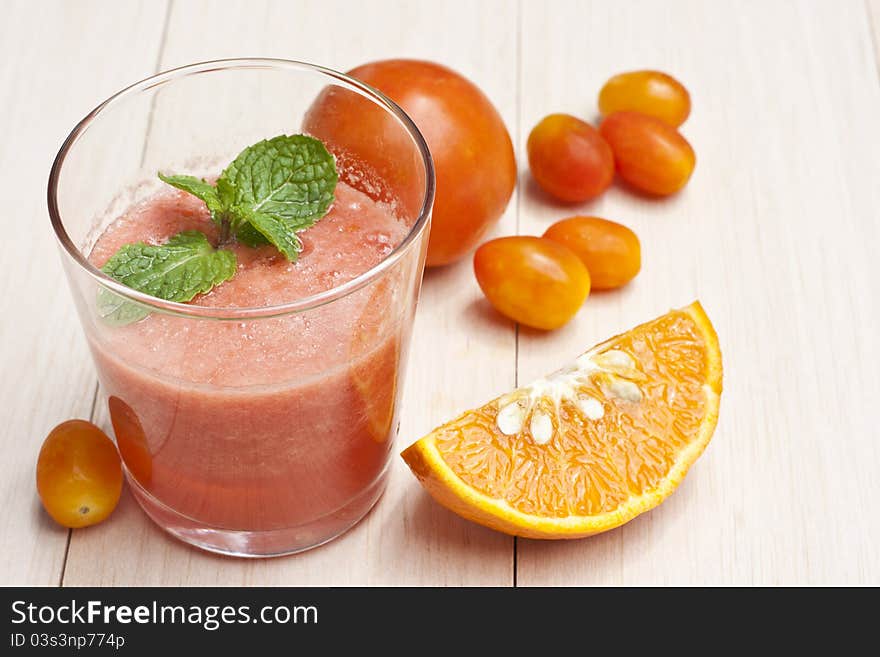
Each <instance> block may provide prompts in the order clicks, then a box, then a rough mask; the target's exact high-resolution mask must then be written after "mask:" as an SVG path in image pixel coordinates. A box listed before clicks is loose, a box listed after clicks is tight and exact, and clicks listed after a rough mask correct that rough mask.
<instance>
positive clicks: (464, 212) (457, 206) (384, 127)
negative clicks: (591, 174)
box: [303, 59, 517, 265]
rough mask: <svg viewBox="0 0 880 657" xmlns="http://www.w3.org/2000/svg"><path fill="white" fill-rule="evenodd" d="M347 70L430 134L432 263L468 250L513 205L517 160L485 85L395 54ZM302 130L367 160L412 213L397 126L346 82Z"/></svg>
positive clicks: (409, 151)
mask: <svg viewBox="0 0 880 657" xmlns="http://www.w3.org/2000/svg"><path fill="white" fill-rule="evenodd" d="M349 75H351V76H352V77H355V78H357V79H358V80H361V81H363V82H366V83H367V84H369V85H372V86H374V87H376V88H377V89H379V90H380V91H382V92H384V93H385V94H386V95H387V96H389V97H390V98H391V99H392V100H394V101H395V102H396V103H397V104H398V105H400V106H401V107H402V108H403V109H404V111H406V112H407V114H409V116H410V117H411V118H412V119H413V121H414V122H415V123H416V125H417V126H418V128H419V130H420V131H421V132H422V134H423V135H424V136H425V140H426V141H427V143H428V147H429V148H430V150H431V155H432V157H433V159H434V167H435V170H436V174H437V193H436V198H435V201H434V214H433V219H432V225H431V236H430V241H429V244H428V261H427V264H428V265H445V264H447V263H450V262H453V261H455V260H458V259H459V258H461V257H462V256H463V255H465V254H466V253H468V252H469V251H470V250H471V249H472V248H473V247H474V246H476V244H477V243H478V242H479V240H480V238H481V237H482V236H483V235H484V234H485V232H486V230H487V229H488V228H489V227H490V226H491V225H492V224H493V223H495V222H496V221H497V220H498V219H499V218H500V217H501V214H502V213H503V212H504V209H505V208H506V207H507V203H508V201H509V200H510V196H511V194H512V193H513V188H514V186H515V185H516V174H517V170H516V160H515V158H514V153H513V144H512V143H511V141H510V135H509V134H508V132H507V128H506V127H505V126H504V121H502V119H501V116H500V115H499V114H498V111H497V110H496V109H495V107H493V105H492V103H491V102H490V101H489V99H488V98H486V96H485V95H484V94H483V92H482V91H480V89H479V88H478V87H477V86H476V85H474V84H473V83H472V82H470V81H469V80H467V79H465V78H464V77H462V76H461V75H459V74H458V73H456V72H455V71H452V70H450V69H448V68H446V67H444V66H440V65H439V64H434V63H431V62H423V61H415V60H405V59H392V60H386V61H380V62H374V63H372V64H366V65H364V66H359V67H357V68H355V69H353V70H351V71H349ZM303 129H304V130H305V131H306V132H308V133H310V134H312V135H314V136H315V137H318V138H319V139H321V140H323V141H324V142H325V143H326V144H327V146H328V147H329V148H330V149H331V150H332V151H334V152H335V153H337V154H339V153H343V154H345V155H346V156H350V157H351V158H352V159H354V160H355V161H360V162H366V163H369V165H370V166H371V168H373V169H374V170H375V173H376V174H377V175H378V176H379V178H381V179H384V180H385V181H387V183H388V184H390V185H391V187H392V189H394V190H398V194H399V193H400V191H401V190H402V191H403V194H404V198H402V199H400V200H401V201H402V203H403V205H404V207H405V208H406V209H407V210H410V211H412V210H413V209H417V206H416V203H417V202H418V200H419V199H417V198H414V197H413V196H409V197H407V196H406V194H407V192H408V191H411V190H415V189H418V188H419V187H421V185H420V184H418V183H419V182H420V181H417V180H411V178H412V175H413V173H412V172H413V171H415V170H417V167H412V166H408V165H407V166H401V162H406V163H410V162H412V158H413V157H414V152H413V148H412V145H411V144H410V143H409V142H408V140H407V139H406V137H405V135H404V134H403V133H402V131H401V129H400V127H399V126H398V125H397V123H396V122H395V121H394V119H392V118H391V117H389V116H388V115H387V114H386V113H384V112H382V111H380V110H379V109H378V108H377V107H376V106H374V105H372V104H371V103H370V102H369V101H367V100H365V99H364V98H362V97H360V96H358V95H357V94H355V93H352V92H349V91H346V90H343V89H341V88H340V87H328V88H327V89H325V90H324V91H323V92H322V93H321V95H320V96H319V97H318V99H317V100H316V101H315V103H314V104H313V105H312V107H311V108H310V109H309V111H308V113H307V114H306V117H305V120H304V123H303Z"/></svg>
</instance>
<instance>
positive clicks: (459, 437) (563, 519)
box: [402, 302, 721, 538]
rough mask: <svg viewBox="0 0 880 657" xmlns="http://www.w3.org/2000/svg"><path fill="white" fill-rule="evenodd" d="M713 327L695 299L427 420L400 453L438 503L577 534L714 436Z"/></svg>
mask: <svg viewBox="0 0 880 657" xmlns="http://www.w3.org/2000/svg"><path fill="white" fill-rule="evenodd" d="M720 396H721V352H720V350H719V348H718V338H717V336H716V335H715V330H714V329H713V328H712V324H711V323H710V322H709V318H708V317H707V316H706V313H705V312H704V311H703V308H702V306H700V304H699V302H694V303H693V304H691V305H690V306H688V307H686V308H682V309H681V310H673V311H671V312H669V313H667V314H666V315H663V316H662V317H658V318H657V319H655V320H654V321H652V322H648V323H647V324H642V325H641V326H637V327H636V328H634V329H632V330H631V331H629V332H627V333H623V334H622V335H618V336H617V337H615V338H612V339H610V340H608V341H606V342H603V343H602V344H600V345H598V346H596V347H594V348H593V349H591V350H589V351H587V352H586V353H584V354H582V355H581V356H579V357H578V358H577V359H575V361H574V362H573V363H571V364H570V365H568V366H567V367H564V368H563V369H561V370H559V371H557V372H555V373H553V374H551V375H549V376H547V377H545V378H543V379H539V380H537V381H534V382H533V383H531V384H530V385H527V386H525V387H522V388H519V389H517V390H514V391H513V392H511V393H508V394H506V395H502V396H501V397H499V398H498V399H495V400H493V401H491V402H489V403H488V404H486V405H484V406H481V407H480V408H476V409H473V410H470V411H467V412H466V413H464V414H463V415H461V416H460V417H458V418H456V419H454V420H452V421H451V422H447V423H446V424H444V425H442V426H440V427H438V428H436V429H434V431H432V432H431V433H430V434H428V435H427V436H425V437H424V438H422V439H421V440H419V441H417V442H415V443H414V444H412V445H411V446H410V447H409V448H407V449H406V450H405V451H404V452H403V454H402V456H403V458H404V460H405V461H406V462H407V464H409V466H410V468H411V469H412V471H413V472H414V473H415V475H416V476H417V477H418V478H419V480H420V481H421V483H422V485H423V486H424V487H425V488H426V489H427V490H428V492H429V493H430V494H431V495H432V496H433V497H434V498H435V499H436V500H437V501H438V502H440V503H441V504H443V505H444V506H446V507H448V508H449V509H451V510H452V511H454V512H456V513H457V514H459V515H460V516H463V517H465V518H467V519H469V520H473V521H474V522H478V523H480V524H482V525H486V526H487V527H491V528H493V529H497V530H499V531H503V532H506V533H508V534H513V535H516V536H526V537H530V538H580V537H583V536H590V535H591V534H597V533H599V532H603V531H606V530H609V529H613V528H614V527H618V526H620V525H622V524H624V523H625V522H628V521H629V520H632V519H633V518H634V517H636V516H637V515H639V514H640V513H644V512H645V511H648V510H649V509H652V508H654V507H655V506H657V505H658V504H660V502H662V501H663V500H664V499H666V497H668V496H669V495H670V494H671V493H672V492H673V491H674V490H675V488H676V487H677V486H678V485H679V484H680V483H681V481H682V479H683V478H684V476H685V474H686V473H687V471H688V468H689V467H690V466H691V464H693V462H694V461H696V460H697V457H699V456H700V454H701V453H702V452H703V450H704V449H705V447H706V445H707V444H708V443H709V440H710V438H711V437H712V432H713V431H714V429H715V423H716V422H717V419H718V404H719V401H720Z"/></svg>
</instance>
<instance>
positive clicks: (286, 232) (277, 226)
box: [239, 212, 302, 262]
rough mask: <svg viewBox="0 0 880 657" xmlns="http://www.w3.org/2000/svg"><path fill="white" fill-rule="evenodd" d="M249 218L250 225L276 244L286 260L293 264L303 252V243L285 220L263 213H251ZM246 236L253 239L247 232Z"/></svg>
mask: <svg viewBox="0 0 880 657" xmlns="http://www.w3.org/2000/svg"><path fill="white" fill-rule="evenodd" d="M247 218H248V225H249V226H251V227H253V229H255V230H256V231H257V232H259V234H261V235H263V236H264V237H265V238H266V239H267V240H269V241H270V242H271V243H272V244H274V245H275V248H276V249H278V250H279V251H281V253H282V254H283V255H284V257H285V258H287V259H288V260H290V261H291V262H293V261H295V260H296V258H297V256H298V255H299V252H300V251H302V242H301V241H300V239H299V236H297V234H296V231H295V230H293V229H292V228H290V226H288V225H287V223H286V222H285V221H284V219H279V218H278V217H276V216H275V215H271V214H265V213H263V212H254V213H250V214H248V215H247ZM239 234H241V232H239ZM245 236H246V238H249V237H252V236H251V235H250V234H249V232H247V231H246V232H245Z"/></svg>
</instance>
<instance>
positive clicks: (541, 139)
mask: <svg viewBox="0 0 880 657" xmlns="http://www.w3.org/2000/svg"><path fill="white" fill-rule="evenodd" d="M526 150H527V151H528V154H529V168H530V169H531V171H532V176H533V177H534V178H535V180H536V181H537V182H538V184H539V185H540V186H541V187H542V188H543V189H544V191H546V192H547V193H548V194H551V195H552V196H555V197H556V198H558V199H560V200H563V201H567V202H570V203H577V202H580V201H586V200H587V199H591V198H593V197H595V196H598V195H599V194H601V193H602V192H604V191H605V190H606V189H608V186H609V185H610V184H611V181H612V180H613V179H614V156H613V155H612V153H611V148H610V147H609V146H608V144H607V143H606V142H605V140H604V139H603V138H602V136H601V135H600V134H599V132H598V131H597V130H596V129H595V128H594V127H593V126H591V125H590V124H589V123H586V122H584V121H581V120H580V119H578V118H576V117H574V116H571V115H569V114H551V115H550V116H546V117H544V118H543V119H542V120H541V122H540V123H538V125H536V126H535V127H534V128H532V132H531V133H530V134H529V139H528V142H527V143H526Z"/></svg>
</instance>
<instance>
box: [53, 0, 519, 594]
mask: <svg viewBox="0 0 880 657" xmlns="http://www.w3.org/2000/svg"><path fill="white" fill-rule="evenodd" d="M510 7H511V6H510V4H509V3H507V2H502V1H493V2H480V3H473V2H465V1H459V2H449V3H446V2H444V3H432V4H428V3H411V2H370V3H350V2H341V1H337V2H326V1H319V0H316V1H310V2H297V3H284V2H253V1H246V2H244V1H243V2H226V3H224V4H223V10H222V11H218V10H217V5H216V3H211V2H185V3H183V2H177V3H174V5H173V11H172V14H171V17H170V23H169V30H168V34H167V38H166V48H165V51H164V53H163V56H162V68H169V67H172V66H179V65H183V64H186V63H190V62H194V61H200V60H206V59H216V58H221V57H236V56H271V57H283V58H290V59H300V60H306V61H313V62H316V63H320V64H324V65H327V66H330V67H332V68H336V69H339V70H346V69H348V68H351V67H353V66H355V65H357V64H360V63H363V62H365V61H369V60H375V59H381V58H386V57H417V58H425V59H434V60H437V61H440V62H442V63H444V64H446V65H449V66H451V67H453V68H455V69H457V70H459V71H461V72H462V73H464V74H465V75H467V76H468V77H470V78H471V79H473V80H474V81H475V82H476V83H477V84H478V85H480V86H481V87H482V88H483V89H484V91H485V92H486V93H487V94H488V95H489V97H490V98H491V99H492V100H493V102H494V103H495V104H496V106H497V107H498V108H499V110H500V111H501V113H502V114H503V115H504V118H505V120H506V122H507V124H508V127H509V128H510V130H511V131H512V132H513V131H514V130H515V127H516V117H517V98H516V82H517V77H516V47H517V41H516V25H517V17H516V13H515V11H512V10H511V8H510ZM465 19H466V20H465ZM194 26H197V28H198V29H196V30H194V29H193V27H194ZM515 213H516V206H515V202H514V203H512V204H511V206H510V208H509V209H508V212H507V213H506V215H505V216H504V218H503V219H502V222H501V226H499V229H498V230H499V231H500V232H508V233H509V232H512V231H513V230H514V226H515ZM479 298H480V296H479V290H478V288H477V285H476V283H475V281H474V279H473V275H472V273H471V267H470V263H469V261H467V260H466V261H464V262H462V263H461V264H459V265H458V266H453V267H448V268H445V269H443V270H438V271H431V272H429V273H428V274H427V276H426V280H425V285H424V287H423V293H422V300H421V303H420V308H419V313H418V317H417V320H416V328H415V331H414V338H413V343H412V349H411V355H410V364H409V369H408V375H407V381H406V392H405V397H404V406H403V412H402V425H401V434H400V437H399V438H398V443H397V447H398V448H399V449H402V448H403V447H405V446H406V445H407V444H408V443H409V442H410V441H411V440H414V439H415V438H417V437H419V436H421V435H422V434H424V433H426V432H427V431H429V430H430V429H431V428H432V427H433V426H434V425H436V424H438V423H440V422H442V421H444V420H446V419H448V418H450V417H452V416H454V415H455V414H456V413H458V412H459V411H460V410H461V409H463V408H465V407H468V406H472V405H475V404H477V403H481V402H483V401H485V400H488V399H490V398H492V397H493V396H495V395H496V394H498V393H500V392H502V391H504V390H505V389H508V388H510V387H511V386H512V385H513V383H514V376H515V375H514V367H515V342H514V339H515V338H514V331H513V326H512V325H511V324H510V323H509V322H505V321H500V322H499V321H497V320H496V319H495V318H494V317H492V316H491V315H488V314H487V313H485V312H484V311H483V306H482V305H480V304H478V303H475V302H476V301H477V300H478V299H479ZM101 411H102V412H103V409H101ZM101 421H102V422H103V423H104V424H105V425H107V421H106V418H105V417H104V416H103V415H102V416H101ZM512 548H513V544H512V540H511V539H510V538H508V537H506V536H503V535H500V534H496V533H493V532H491V531H489V530H486V529H483V528H481V527H478V526H476V525H472V524H470V523H467V522H465V521H463V520H461V519H459V518H458V517H457V516H454V515H453V514H451V513H449V512H447V511H446V510H445V509H443V508H441V507H439V506H438V505H436V504H435V503H433V501H431V500H430V499H429V498H428V497H427V495H426V494H425V493H424V492H423V491H422V490H421V488H420V486H419V485H418V483H417V482H416V480H415V478H413V477H412V476H411V475H410V474H409V472H408V470H407V468H406V466H405V465H404V464H403V463H402V461H400V460H399V459H398V458H397V457H395V458H394V471H393V473H392V480H391V483H390V486H389V489H388V491H387V492H386V493H385V496H384V498H383V499H382V500H381V501H380V503H379V505H378V506H377V508H376V509H375V510H374V511H373V512H372V513H371V514H370V516H369V517H368V518H367V519H366V520H365V521H363V522H362V523H361V524H360V525H358V526H357V527H355V528H354V529H353V530H352V531H351V532H349V533H348V534H346V535H345V536H344V537H342V538H340V539H338V540H336V541H334V542H332V543H330V544H329V545H326V546H324V547H321V548H319V549H316V550H313V551H311V552H307V553H304V554H301V555H296V556H293V557H286V558H281V559H274V560H267V561H236V560H231V559H224V558H219V557H214V556H211V555H207V554H204V553H201V552H198V551H196V550H194V549H190V548H187V547H186V546H184V545H182V544H180V543H178V542H176V541H174V540H172V539H170V538H167V537H166V536H165V535H163V534H162V533H161V532H160V531H159V530H158V529H157V528H155V526H153V525H152V523H150V521H149V520H147V518H146V517H145V516H144V515H143V514H142V513H141V512H140V511H139V510H138V509H137V507H136V504H135V503H134V502H133V501H132V500H131V498H130V497H128V496H126V499H124V500H123V502H122V504H121V506H120V509H119V510H118V511H117V512H116V514H115V515H114V517H113V518H112V519H111V521H110V522H107V523H105V524H103V525H101V526H98V527H95V528H93V530H92V531H89V532H88V533H85V532H84V533H75V534H74V537H73V541H72V543H71V546H70V554H69V559H68V564H67V569H66V574H65V584H69V585H74V584H113V585H120V584H171V585H177V584H184V585H192V584H194V585H206V584H270V585H278V584H316V585H344V584H356V585H360V584H390V585H400V584H411V585H422V584H438V585H446V584H449V585H459V584H462V585H481V584H485V585H509V584H510V583H511V582H512V580H513V570H512V569H513V549H512Z"/></svg>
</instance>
